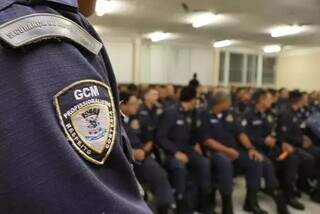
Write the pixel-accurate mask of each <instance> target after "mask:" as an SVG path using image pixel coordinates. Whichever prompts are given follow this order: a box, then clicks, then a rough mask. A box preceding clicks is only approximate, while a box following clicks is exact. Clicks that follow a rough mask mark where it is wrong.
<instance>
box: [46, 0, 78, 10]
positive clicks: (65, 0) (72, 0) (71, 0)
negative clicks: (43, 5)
mask: <svg viewBox="0 0 320 214" xmlns="http://www.w3.org/2000/svg"><path fill="white" fill-rule="evenodd" d="M45 1H47V2H53V3H57V4H62V5H67V6H70V7H75V8H78V0H45Z"/></svg>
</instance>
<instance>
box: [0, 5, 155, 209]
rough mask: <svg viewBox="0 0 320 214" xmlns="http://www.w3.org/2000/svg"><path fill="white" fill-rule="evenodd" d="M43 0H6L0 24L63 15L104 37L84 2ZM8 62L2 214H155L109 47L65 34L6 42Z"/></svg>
mask: <svg viewBox="0 0 320 214" xmlns="http://www.w3.org/2000/svg"><path fill="white" fill-rule="evenodd" d="M20 2H21V1H20ZM39 2H41V5H37V4H34V5H28V4H20V3H18V1H14V0H2V1H1V2H0V24H4V23H6V22H8V21H11V20H14V19H16V18H19V17H22V16H26V15H30V14H38V13H46V14H55V15H58V16H63V17H65V18H67V19H69V20H72V21H73V22H75V23H77V24H78V25H80V26H81V28H83V29H85V31H87V32H89V33H90V34H91V35H92V37H94V38H96V39H97V40H100V39H99V37H98V36H97V34H96V33H95V31H94V30H93V28H92V27H91V26H90V24H89V23H88V22H87V20H86V19H85V18H84V17H83V16H82V15H80V14H79V13H78V11H77V1H76V0H51V1H44V0H43V1H39ZM49 2H51V3H50V4H47V3H49ZM52 2H54V4H52ZM49 5H50V6H49ZM51 24H54V23H51ZM16 33H19V32H16ZM76 36H78V35H76ZM0 67H1V74H0V120H1V122H0V154H1V155H0V212H1V213H11V214H14V213H19V214H20V213H33V214H37V213H49V214H51V213H57V214H61V213H79V214H82V213H84V214H88V213H97V214H98V213H99V214H101V213H117V214H118V213H119V214H121V213H122V214H128V213H132V214H137V213H141V214H144V213H146V214H147V213H151V211H150V210H149V209H148V208H147V206H146V204H145V203H144V202H143V200H142V198H141V196H140V194H139V190H138V185H137V182H136V179H135V176H134V174H133V171H132V167H131V164H130V163H129V161H128V159H129V157H128V155H126V153H125V152H124V149H123V147H126V142H123V141H122V140H121V135H120V133H119V132H120V124H119V123H120V119H119V111H118V97H117V85H116V80H115V77H114V74H113V71H112V67H111V64H110V61H109V59H108V55H107V53H106V50H105V49H104V48H102V50H101V51H99V53H98V54H97V55H96V54H93V53H91V52H89V51H87V50H86V49H85V48H83V47H82V46H80V45H75V44H74V43H73V42H70V41H69V40H66V39H63V38H62V39H61V38H60V39H56V38H50V39H45V40H42V41H37V42H34V43H33V44H30V45H26V46H24V47H19V48H15V49H14V48H10V47H8V46H6V45H2V47H0ZM72 84H73V85H72ZM68 86H69V87H68ZM66 87H68V88H66ZM59 92H61V94H59V96H58V97H56V98H57V100H55V99H54V98H55V96H56V95H57V94H58V93H59ZM93 96H94V97H95V98H94V99H93V98H92V97H93ZM90 97H91V98H90ZM54 101H57V102H55V104H57V103H58V105H55V104H54ZM93 103H95V104H93ZM58 106H59V107H60V110H61V112H59V111H58ZM67 110H68V111H67ZM70 117H71V118H70ZM68 120H71V122H72V123H67V122H68ZM79 136H80V138H81V139H80V138H79ZM107 138H108V141H107V142H105V141H104V139H107ZM101 139H102V140H101ZM70 142H72V143H70ZM81 142H82V143H81ZM83 142H86V143H87V144H84V143H83ZM105 143H107V144H105ZM106 149H107V150H108V151H109V152H108V153H109V154H108V156H107V154H105V151H106ZM101 154H103V158H104V157H107V158H106V159H105V160H102V159H100V158H101V157H100V156H101ZM90 155H91V156H90ZM94 160H97V162H96V163H98V162H99V161H100V162H99V163H100V164H95V163H94ZM104 161H105V162H104ZM103 162H104V164H102V163H103Z"/></svg>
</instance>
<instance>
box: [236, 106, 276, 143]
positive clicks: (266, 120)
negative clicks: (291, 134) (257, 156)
mask: <svg viewBox="0 0 320 214" xmlns="http://www.w3.org/2000/svg"><path fill="white" fill-rule="evenodd" d="M273 119H274V118H273V117H272V115H271V114H268V113H266V112H259V111H257V110H256V109H255V108H252V109H250V110H249V111H247V112H246V114H245V117H244V119H243V120H242V122H241V123H242V126H243V127H244V128H245V130H246V132H247V134H248V135H249V137H250V140H251V142H252V144H253V145H254V146H255V147H257V148H259V149H265V144H264V141H265V138H266V137H267V136H269V135H272V125H273Z"/></svg>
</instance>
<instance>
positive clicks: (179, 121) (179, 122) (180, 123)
mask: <svg viewBox="0 0 320 214" xmlns="http://www.w3.org/2000/svg"><path fill="white" fill-rule="evenodd" d="M176 123H177V125H179V126H181V125H183V124H184V121H183V120H177V122H176Z"/></svg>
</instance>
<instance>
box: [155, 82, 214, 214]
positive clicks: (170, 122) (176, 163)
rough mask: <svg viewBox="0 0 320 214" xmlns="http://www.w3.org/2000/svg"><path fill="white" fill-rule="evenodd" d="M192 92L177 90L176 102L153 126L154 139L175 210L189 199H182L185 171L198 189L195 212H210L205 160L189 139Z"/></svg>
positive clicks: (193, 96) (206, 163)
mask: <svg viewBox="0 0 320 214" xmlns="http://www.w3.org/2000/svg"><path fill="white" fill-rule="evenodd" d="M195 99H196V91H195V89H194V88H193V87H190V86H188V87H185V88H183V89H182V91H181V95H180V102H179V103H178V104H177V105H175V106H173V107H171V108H169V109H166V110H165V111H164V113H163V115H162V116H161V117H160V121H159V126H158V129H157V141H158V142H159V144H160V146H161V147H162V148H163V149H164V150H165V153H166V155H167V158H166V166H167V168H168V171H169V176H170V178H171V179H172V180H171V183H172V186H173V188H174V189H175V194H176V198H177V203H178V210H179V213H186V212H190V210H183V208H184V207H189V206H190V204H191V203H192V202H193V201H195V200H196V199H197V198H194V199H193V201H190V202H189V203H188V202H186V198H187V196H186V184H187V174H188V173H190V174H191V175H192V176H193V177H194V180H195V181H196V184H197V185H198V189H199V198H198V199H199V200H198V201H199V203H200V204H199V211H200V212H202V213H210V210H209V196H210V180H211V178H210V166H209V161H208V160H207V159H206V158H205V157H203V156H202V154H201V150H200V147H199V145H198V144H194V143H193V142H191V139H192V133H191V129H192V124H193V118H192V110H193V109H194V106H195Z"/></svg>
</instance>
